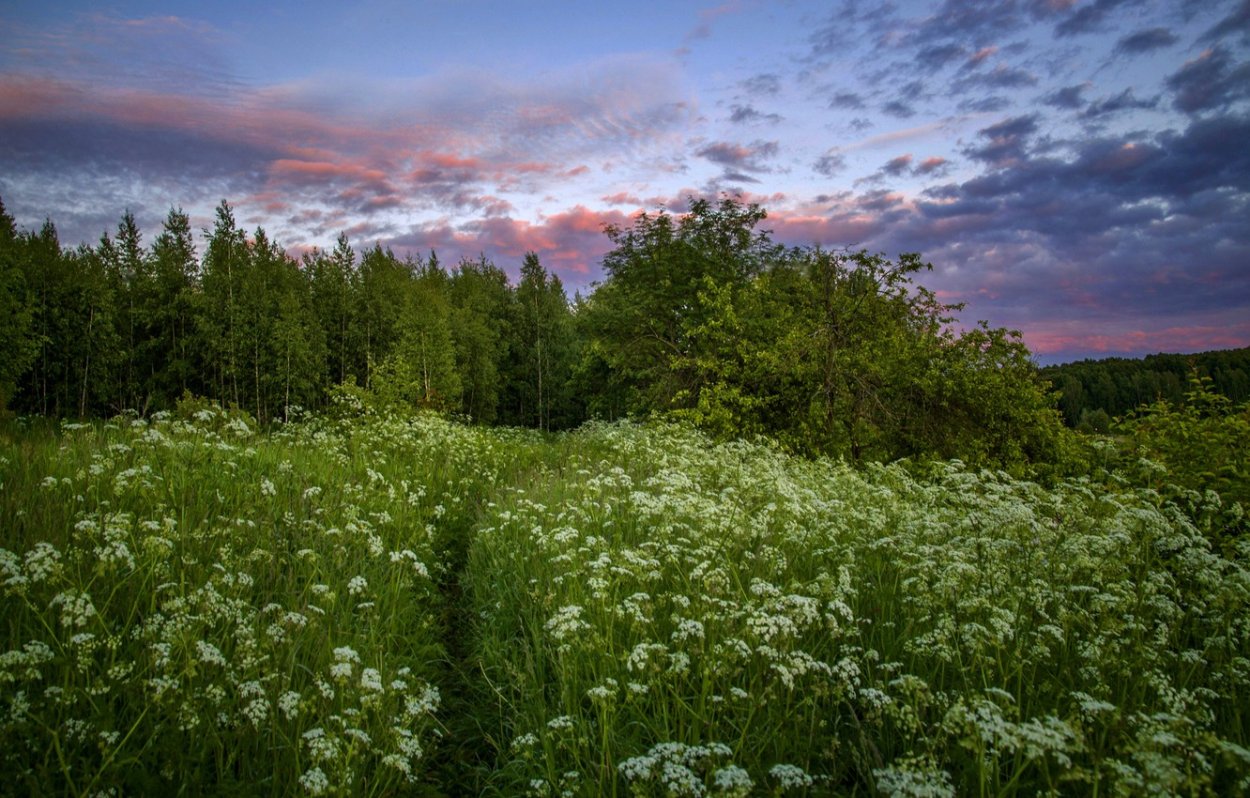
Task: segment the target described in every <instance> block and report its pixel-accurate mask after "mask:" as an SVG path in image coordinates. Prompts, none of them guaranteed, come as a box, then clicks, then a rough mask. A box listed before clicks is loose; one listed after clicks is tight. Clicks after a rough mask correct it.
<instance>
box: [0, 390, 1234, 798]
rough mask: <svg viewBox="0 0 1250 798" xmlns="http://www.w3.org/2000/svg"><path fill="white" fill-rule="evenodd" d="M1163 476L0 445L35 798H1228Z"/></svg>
mask: <svg viewBox="0 0 1250 798" xmlns="http://www.w3.org/2000/svg"><path fill="white" fill-rule="evenodd" d="M1167 495H1175V496H1177V497H1182V498H1183V495H1184V492H1183V490H1182V489H1180V488H1177V489H1175V490H1174V489H1172V488H1168V487H1167V486H1166V485H1162V486H1158V487H1157V488H1139V487H1134V486H1131V485H1128V486H1124V487H1116V486H1115V484H1114V483H1109V484H1108V485H1107V486H1102V485H1099V484H1098V483H1097V482H1094V481H1092V480H1090V479H1088V478H1078V479H1071V480H1060V481H1057V482H1056V483H1055V484H1054V485H1052V486H1050V487H1042V486H1040V485H1038V484H1036V483H1033V482H1028V481H1022V480H1018V479H1014V478H1012V477H1009V476H1007V475H1006V474H1004V473H1001V472H989V471H975V470H971V469H969V468H968V467H966V466H965V465H963V464H961V463H957V462H944V463H938V462H934V463H930V464H928V465H927V466H926V467H925V468H924V469H917V468H911V469H908V468H905V467H903V466H901V465H897V464H896V465H890V466H881V465H878V466H871V467H866V468H860V469H853V468H851V467H849V466H848V465H846V464H844V463H840V462H835V461H831V460H828V459H809V458H797V457H792V456H789V455H786V454H784V453H783V452H782V451H781V450H780V449H779V448H778V447H776V446H775V445H757V444H748V443H743V442H732V443H721V444H717V443H714V442H712V441H711V440H710V439H708V438H707V437H705V436H704V435H703V434H701V433H699V432H697V431H695V430H694V429H693V428H691V427H690V426H689V425H673V424H648V425H635V424H628V423H617V424H611V425H607V424H592V425H588V426H586V427H584V428H582V429H580V430H578V431H576V432H572V433H562V434H559V435H547V436H539V435H537V434H525V433H521V432H518V431H515V430H507V429H499V430H488V429H484V428H481V427H470V426H464V425H459V424H455V423H451V422H448V421H445V420H442V419H441V418H439V417H437V416H434V415H432V414H428V413H422V414H418V415H416V416H412V417H408V418H403V419H400V418H397V417H394V416H388V415H386V414H384V413H366V414H363V415H354V416H351V417H347V416H345V417H343V418H340V419H337V420H333V419H329V418H326V417H321V416H312V417H308V418H306V419H303V420H300V421H296V422H292V423H289V424H278V425H275V426H274V427H273V428H272V430H271V431H270V432H269V433H267V434H266V433H261V432H259V431H258V425H257V423H256V420H255V419H254V418H252V417H251V416H250V414H248V413H246V412H245V411H242V410H239V411H230V412H227V411H222V410H221V409H220V408H218V407H216V406H214V405H213V404H211V403H206V402H204V401H203V400H199V399H193V398H188V399H186V400H184V401H183V402H181V403H179V404H178V405H177V406H176V407H175V409H174V411H173V412H171V413H163V412H161V413H157V414H155V415H154V417H153V418H151V419H140V418H135V417H134V416H133V415H131V416H126V417H118V418H115V419H113V420H112V421H109V422H107V423H102V424H92V425H86V424H69V423H67V424H64V425H63V426H62V427H61V428H60V429H59V430H46V429H43V430H40V429H35V430H28V431H23V430H21V429H19V428H17V427H16V426H7V427H5V428H4V429H3V430H0V518H3V519H4V520H3V521H2V522H0V611H2V612H3V613H4V617H5V618H6V624H5V626H4V627H3V630H2V631H0V709H2V711H0V763H2V767H3V769H4V772H5V774H6V778H7V779H8V780H9V781H8V784H9V788H10V789H11V790H12V791H15V792H23V793H28V794H58V793H73V794H99V793H100V792H104V793H108V792H110V791H114V792H117V793H139V794H152V793H165V792H176V791H185V792H188V793H193V794H203V793H219V794H220V793H228V794H233V795H275V794H282V795H286V794H292V795H294V794H314V795H315V794H338V795H367V794H393V793H398V792H409V793H411V792H420V791H427V792H431V793H437V792H443V793H448V792H454V793H465V794H503V795H517V794H533V795H549V794H555V793H567V794H572V795H588V796H589V795H606V794H618V795H624V794H630V793H639V794H675V795H702V794H711V795H746V794H761V793H776V794H794V795H802V794H865V795H867V794H874V793H883V794H903V795H908V794H930V795H954V794H987V793H993V794H999V795H1032V794H1038V793H1055V792H1058V793H1095V792H1097V793H1100V794H1117V795H1141V794H1181V795H1210V794H1220V795H1224V794H1238V793H1241V792H1245V791H1246V790H1247V789H1250V754H1247V748H1248V747H1250V740H1248V739H1247V731H1248V730H1247V728H1246V719H1245V713H1244V711H1243V710H1242V702H1241V700H1240V697H1241V696H1244V695H1245V694H1246V692H1247V690H1250V671H1248V670H1247V667H1246V660H1245V652H1246V651H1247V650H1250V622H1248V619H1250V590H1248V586H1250V548H1248V547H1247V543H1246V539H1245V537H1244V536H1243V537H1241V538H1237V539H1230V540H1227V541H1224V544H1223V545H1222V546H1220V547H1218V548H1213V546H1212V545H1211V542H1210V541H1209V540H1208V538H1207V537H1206V536H1205V535H1204V534H1203V529H1204V526H1206V525H1209V524H1210V523H1211V522H1212V520H1213V519H1215V518H1217V517H1218V513H1219V508H1218V507H1216V506H1214V505H1212V504H1210V503H1207V504H1205V505H1203V506H1202V508H1199V509H1200V512H1198V513H1197V514H1194V515H1191V514H1190V513H1193V508H1186V509H1185V511H1184V512H1182V510H1181V508H1180V507H1178V506H1177V505H1175V504H1172V503H1167V502H1164V501H1162V500H1161V497H1164V496H1167Z"/></svg>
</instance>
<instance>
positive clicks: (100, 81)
mask: <svg viewBox="0 0 1250 798" xmlns="http://www.w3.org/2000/svg"><path fill="white" fill-rule="evenodd" d="M724 192H728V193H731V194H741V195H742V196H743V197H744V198H745V199H746V200H749V201H753V202H759V203H761V204H762V205H763V206H764V207H765V208H766V209H767V210H768V212H769V218H768V220H767V221H766V222H765V224H764V226H765V227H766V228H767V229H770V230H772V231H773V235H774V238H776V239H777V240H779V241H782V242H784V243H788V244H796V245H809V244H820V245H822V246H824V247H827V248H834V247H843V246H850V247H853V248H867V249H870V250H873V251H879V252H884V253H886V254H887V255H890V256H894V255H897V254H898V253H899V252H912V251H915V252H920V253H922V255H923V256H924V258H925V260H927V261H929V262H931V263H932V264H933V271H932V272H931V273H928V274H925V275H924V276H923V278H922V282H924V284H926V285H928V286H929V287H931V288H934V289H936V290H938V292H939V296H941V297H943V298H944V299H947V300H949V301H963V302H966V303H967V310H966V311H965V312H964V313H963V318H964V319H965V320H966V321H967V322H969V323H971V322H973V321H976V320H977V319H986V320H988V321H989V322H990V323H991V324H993V325H996V326H1007V327H1013V328H1017V329H1020V330H1022V331H1023V332H1024V335H1025V340H1026V342H1027V343H1028V344H1029V346H1030V348H1031V349H1032V350H1033V351H1034V352H1035V353H1036V354H1037V356H1038V359H1039V360H1040V361H1042V362H1059V361H1064V360H1071V359H1076V358H1081V357H1091V356H1092V357H1098V356H1103V355H1109V354H1143V353H1148V352H1157V351H1181V352H1185V351H1198V350H1203V349H1215V348H1225V347H1232V346H1246V345H1250V0H1241V2H1236V1H1232V2H1227V1H1226V2H1217V1H1215V0H1158V1H1156V0H1092V1H1090V0H1028V1H1025V2H1013V1H1012V0H1003V1H1002V2H981V1H979V0H949V1H948V2H945V3H910V2H898V3H881V2H840V3H828V2H780V1H779V2H749V0H741V2H728V3H724V4H723V5H715V4H712V3H695V2H674V1H673V0H664V2H654V0H641V1H640V2H631V3H615V4H601V3H593V2H585V1H584V0H583V2H579V3H565V2H526V3H519V2H518V3H486V2H476V1H475V0H443V1H441V2H407V3H406V2H335V3H325V2H300V3H289V4H285V3H284V4H277V3H261V4H254V3H242V2H212V3H202V2H197V3H186V2H160V3H158V2H106V3H98V2H92V3H85V2H84V3H62V2H51V3H42V4H40V3H33V2H12V0H0V198H2V199H3V201H4V204H5V206H6V207H7V209H8V211H9V213H11V214H12V215H13V216H14V217H15V218H16V219H17V222H18V225H19V226H20V227H22V228H25V229H38V227H39V226H40V225H41V224H42V223H43V220H44V218H45V217H47V218H51V219H52V221H53V222H54V223H55V224H56V226H57V229H58V231H59V233H60V237H61V241H62V243H63V244H66V245H76V244H78V243H79V242H88V243H94V242H95V241H97V240H98V239H99V237H100V235H101V233H103V232H104V231H105V230H113V229H114V228H115V227H116V225H117V222H118V220H119V218H120V217H121V215H122V213H123V212H124V211H125V210H126V209H130V210H131V211H133V212H134V214H135V216H136V217H137V219H138V221H139V223H140V226H141V227H142V229H143V231H144V233H145V237H146V238H145V240H146V241H149V242H150V241H151V239H152V238H153V237H154V236H155V235H156V233H157V232H158V231H159V229H160V223H161V220H162V219H163V218H164V217H165V215H166V213H167V212H168V210H169V208H170V207H171V206H181V207H182V208H184V209H185V210H186V211H187V212H188V213H190V214H191V217H192V222H193V224H194V225H195V227H196V228H197V229H200V228H203V227H207V226H210V225H211V220H212V211H213V207H214V206H215V205H216V204H217V203H218V202H220V200H222V199H226V200H228V201H229V202H230V203H231V205H232V206H233V207H234V209H235V215H236V218H237V219H238V221H239V222H240V224H241V225H243V226H245V227H247V228H248V229H254V228H255V227H257V226H262V227H264V228H265V230H266V231H267V232H268V233H269V235H270V236H271V237H272V238H275V239H277V240H278V241H279V242H280V243H281V244H282V245H283V246H285V247H286V248H288V249H289V250H290V251H292V252H293V253H299V252H301V251H304V250H306V249H308V248H311V247H313V246H319V247H326V246H328V245H332V244H333V241H334V238H335V237H336V236H337V235H338V234H339V233H340V232H346V233H347V234H348V236H349V238H350V239H351V241H352V243H353V245H355V246H356V247H357V248H363V247H366V246H372V245H373V244H374V243H375V242H376V243H381V244H382V245H383V246H384V247H391V248H393V249H394V250H395V251H396V253H398V254H400V255H403V254H407V253H410V252H411V253H414V254H425V253H428V252H429V250H430V249H432V248H433V249H435V250H437V252H438V255H439V258H440V260H442V262H443V263H444V264H451V263H455V262H456V261H457V260H459V258H460V257H462V256H468V257H476V256H477V255H478V254H479V253H484V254H485V255H486V256H487V257H489V258H491V259H492V260H494V261H495V263H497V264H498V265H500V266H502V267H503V268H504V269H505V270H507V271H508V272H509V273H510V274H513V275H515V274H516V273H517V270H518V268H519V265H520V261H521V257H522V255H523V254H524V253H525V251H527V250H534V251H536V252H537V253H538V254H539V256H540V258H541V259H542V262H543V263H544V264H545V265H546V266H547V267H548V268H549V269H552V270H553V271H555V272H557V273H558V274H559V275H560V276H561V279H563V280H564V282H565V284H566V286H568V287H569V288H570V289H581V290H583V291H584V290H586V289H587V288H588V287H589V286H590V285H591V284H592V283H593V282H594V281H595V280H597V279H599V277H600V271H599V260H600V258H601V256H602V255H603V253H604V252H605V251H606V249H607V248H608V245H609V242H608V240H607V239H606V238H605V237H604V235H603V233H602V226H603V225H604V224H605V223H615V224H627V223H628V221H629V218H630V217H631V215H633V214H635V213H637V212H638V211H640V210H647V211H655V210H658V209H667V210H669V211H671V212H680V211H682V210H683V209H684V208H685V207H686V205H687V203H688V199H687V198H688V197H689V196H708V197H715V196H718V195H720V194H721V193H724Z"/></svg>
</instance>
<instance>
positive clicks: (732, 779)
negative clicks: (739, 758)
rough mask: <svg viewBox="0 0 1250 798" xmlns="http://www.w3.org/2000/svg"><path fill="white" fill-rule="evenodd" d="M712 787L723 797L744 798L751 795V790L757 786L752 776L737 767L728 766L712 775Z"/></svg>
mask: <svg viewBox="0 0 1250 798" xmlns="http://www.w3.org/2000/svg"><path fill="white" fill-rule="evenodd" d="M712 786H713V787H714V788H715V789H716V792H718V793H719V794H721V795H728V796H734V798H743V796H746V795H750V793H751V788H752V787H753V786H755V784H754V782H752V781H751V776H750V774H748V773H747V772H746V771H745V770H743V769H742V768H740V767H738V766H737V765H726V766H725V767H723V768H718V769H717V770H716V772H715V773H713V774H712Z"/></svg>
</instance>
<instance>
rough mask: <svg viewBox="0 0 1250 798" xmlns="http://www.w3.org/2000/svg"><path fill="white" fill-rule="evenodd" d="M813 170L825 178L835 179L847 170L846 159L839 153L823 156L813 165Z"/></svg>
mask: <svg viewBox="0 0 1250 798" xmlns="http://www.w3.org/2000/svg"><path fill="white" fill-rule="evenodd" d="M812 169H814V170H816V172H817V173H818V174H821V175H824V176H825V177H833V176H834V175H836V174H838V173H839V172H842V171H845V170H846V157H845V156H843V155H840V154H838V153H830V154H828V155H822V156H820V157H819V158H817V159H816V163H814V164H812Z"/></svg>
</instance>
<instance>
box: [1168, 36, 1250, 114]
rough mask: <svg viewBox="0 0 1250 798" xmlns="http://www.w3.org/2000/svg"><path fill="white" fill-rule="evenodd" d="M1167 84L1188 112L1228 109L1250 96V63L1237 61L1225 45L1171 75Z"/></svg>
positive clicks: (1189, 62)
mask: <svg viewBox="0 0 1250 798" xmlns="http://www.w3.org/2000/svg"><path fill="white" fill-rule="evenodd" d="M1167 87H1168V88H1169V89H1171V90H1172V92H1173V93H1174V95H1175V96H1174V97H1173V103H1174V104H1175V106H1176V107H1177V108H1178V109H1179V110H1181V111H1184V112H1185V113H1187V114H1196V113H1201V112H1203V111H1213V110H1220V109H1223V108H1227V107H1228V106H1229V105H1231V104H1232V103H1233V102H1235V101H1237V100H1240V99H1242V98H1244V97H1246V96H1248V95H1250V63H1241V64H1234V63H1233V60H1232V57H1231V56H1230V55H1229V54H1228V51H1227V50H1225V49H1224V48H1223V47H1216V48H1214V49H1211V50H1205V51H1203V53H1202V54H1201V55H1200V56H1198V57H1197V58H1195V59H1194V60H1192V61H1187V62H1186V63H1185V65H1184V66H1182V67H1181V68H1180V69H1179V70H1177V71H1176V72H1175V73H1173V74H1172V75H1170V76H1168V79H1167Z"/></svg>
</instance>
